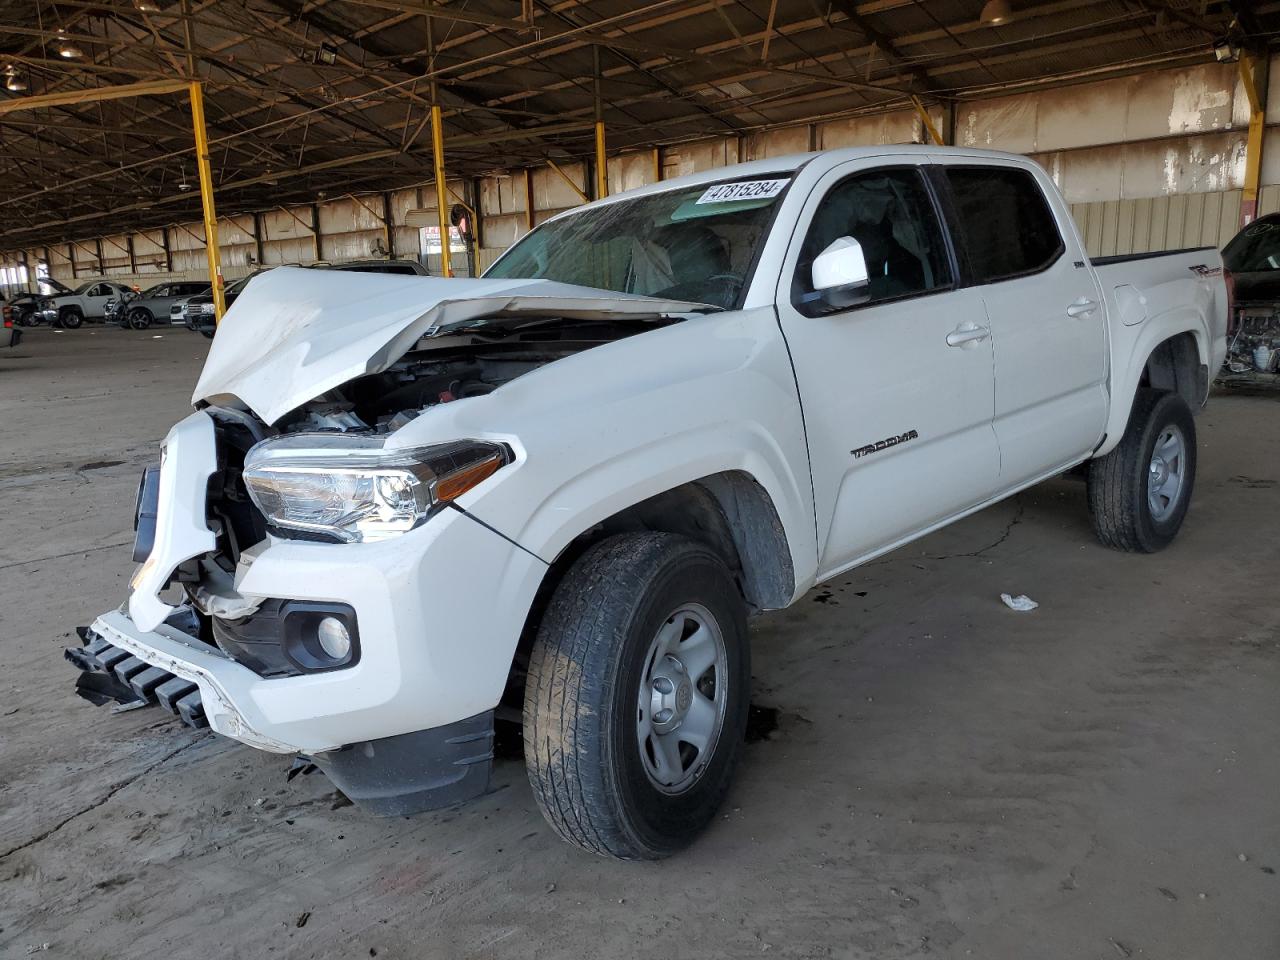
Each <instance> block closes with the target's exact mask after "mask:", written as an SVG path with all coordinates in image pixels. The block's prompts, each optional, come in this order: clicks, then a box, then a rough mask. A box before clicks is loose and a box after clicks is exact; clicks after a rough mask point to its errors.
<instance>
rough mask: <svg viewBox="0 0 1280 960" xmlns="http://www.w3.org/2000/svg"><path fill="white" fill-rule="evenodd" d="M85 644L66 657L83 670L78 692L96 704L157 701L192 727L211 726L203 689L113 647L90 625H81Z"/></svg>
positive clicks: (66, 652) (78, 631) (81, 635)
mask: <svg viewBox="0 0 1280 960" xmlns="http://www.w3.org/2000/svg"><path fill="white" fill-rule="evenodd" d="M76 633H78V634H79V635H80V641H81V642H82V643H83V644H84V646H83V647H70V648H68V649H66V650H64V651H63V656H65V657H66V658H67V660H69V661H70V662H71V663H73V664H74V665H75V666H76V667H78V668H79V669H80V670H81V674H80V676H79V677H77V678H76V694H77V695H78V696H81V697H83V698H84V699H85V700H88V701H89V702H90V703H92V704H94V705H95V706H99V707H100V706H102V705H103V704H105V703H107V702H108V701H111V700H114V701H115V702H117V703H120V704H125V705H129V706H133V705H139V706H140V705H141V704H142V703H143V702H147V703H157V704H159V705H160V706H161V707H163V708H164V709H165V710H167V711H169V712H170V713H172V714H175V715H176V716H178V717H179V718H180V719H181V720H182V722H183V723H185V724H186V725H187V726H189V727H196V728H200V727H207V726H208V725H209V721H208V720H207V719H206V718H205V715H204V706H203V704H202V703H201V701H200V689H199V688H198V687H197V686H196V685H195V684H194V683H192V682H191V681H189V680H184V679H183V678H182V677H176V676H174V675H173V674H172V673H169V672H168V671H167V670H162V669H161V668H160V667H153V666H152V665H151V664H149V663H146V662H145V661H143V660H139V659H138V658H137V657H135V656H133V655H132V654H130V653H129V652H128V651H127V650H121V649H120V648H119V647H116V646H113V645H112V644H110V643H108V642H107V640H106V639H105V638H103V637H101V636H99V635H98V634H96V633H94V632H93V630H92V629H91V628H89V627H77V628H76Z"/></svg>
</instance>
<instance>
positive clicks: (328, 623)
mask: <svg viewBox="0 0 1280 960" xmlns="http://www.w3.org/2000/svg"><path fill="white" fill-rule="evenodd" d="M316 641H317V642H318V643H319V644H320V649H321V650H323V651H324V652H325V654H327V655H328V656H329V657H332V658H333V659H334V660H345V659H347V657H348V656H349V655H350V653H351V634H350V633H349V632H348V631H347V625H346V624H345V623H343V622H342V621H341V620H339V619H338V618H337V617H325V618H324V619H323V620H321V621H320V622H319V623H318V624H317V625H316Z"/></svg>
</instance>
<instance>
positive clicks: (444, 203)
mask: <svg viewBox="0 0 1280 960" xmlns="http://www.w3.org/2000/svg"><path fill="white" fill-rule="evenodd" d="M431 146H432V153H433V154H434V159H435V174H436V212H437V213H438V214H439V215H440V271H441V273H443V274H444V275H445V276H446V277H452V276H453V266H452V265H451V264H450V263H449V192H448V189H447V187H446V184H445V179H444V131H443V129H442V125H441V123H440V104H438V103H433V104H432V105H431Z"/></svg>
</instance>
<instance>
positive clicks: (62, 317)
mask: <svg viewBox="0 0 1280 960" xmlns="http://www.w3.org/2000/svg"><path fill="white" fill-rule="evenodd" d="M58 323H59V324H60V325H61V326H63V327H65V328H66V329H68V330H75V329H76V328H77V327H79V326H80V324H82V323H84V314H83V313H81V312H80V308H79V307H63V308H62V309H61V310H59V311H58Z"/></svg>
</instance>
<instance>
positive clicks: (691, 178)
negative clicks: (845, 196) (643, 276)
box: [552, 143, 1027, 219]
mask: <svg viewBox="0 0 1280 960" xmlns="http://www.w3.org/2000/svg"><path fill="white" fill-rule="evenodd" d="M902 154H924V155H925V156H938V157H941V156H965V157H972V158H973V159H975V160H1018V161H1022V162H1024V163H1025V162H1026V160H1027V158H1026V157H1025V156H1022V155H1021V154H1016V153H1003V152H1001V151H998V150H975V149H973V148H972V147H946V146H935V145H932V144H923V145H922V144H912V143H886V144H879V145H876V146H869V147H844V148H841V149H839V150H819V151H816V152H813V153H792V154H788V155H786V156H782V157H768V158H766V159H764V160H748V161H746V162H745V163H736V164H732V165H730V166H727V167H714V168H712V169H710V170H702V171H700V172H698V173H689V174H685V175H684V176H682V177H672V178H671V179H670V180H660V181H659V182H657V183H650V184H646V185H645V186H642V187H636V188H635V189H633V190H627V191H625V192H622V193H615V194H612V195H610V196H608V197H605V198H604V199H603V200H595V201H593V202H592V203H590V204H585V205H584V206H579V207H573V208H571V209H570V210H566V211H564V212H563V213H561V214H558V215H557V216H556V217H553V218H552V219H559V218H560V217H563V216H571V215H572V214H574V213H578V212H580V211H582V210H584V209H586V208H587V207H593V206H599V205H602V204H607V203H614V202H617V201H618V200H624V199H631V198H632V197H642V196H646V195H648V194H653V193H662V192H664V191H667V190H680V189H684V188H687V187H697V186H701V185H702V184H710V183H720V182H722V181H725V180H748V179H751V178H754V177H766V176H777V175H778V174H794V173H796V172H798V171H799V170H800V168H801V167H804V166H805V165H806V164H808V163H810V162H812V161H814V160H817V159H819V158H821V159H822V160H823V161H824V163H825V164H828V165H831V166H834V165H836V164H838V163H843V162H845V161H848V160H862V159H866V158H870V157H883V156H901V155H902Z"/></svg>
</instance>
